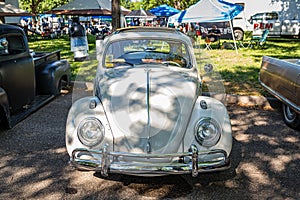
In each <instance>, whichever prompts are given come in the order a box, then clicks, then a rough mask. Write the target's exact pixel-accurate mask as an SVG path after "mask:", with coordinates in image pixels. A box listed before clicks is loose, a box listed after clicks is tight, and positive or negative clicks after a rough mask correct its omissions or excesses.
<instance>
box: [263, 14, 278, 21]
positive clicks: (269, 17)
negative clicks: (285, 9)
mask: <svg viewBox="0 0 300 200" xmlns="http://www.w3.org/2000/svg"><path fill="white" fill-rule="evenodd" d="M277 19H278V14H277V13H267V14H266V20H277Z"/></svg>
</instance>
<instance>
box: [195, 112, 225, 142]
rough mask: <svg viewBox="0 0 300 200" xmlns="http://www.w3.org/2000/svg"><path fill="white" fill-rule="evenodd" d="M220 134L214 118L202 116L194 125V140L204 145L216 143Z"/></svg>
mask: <svg viewBox="0 0 300 200" xmlns="http://www.w3.org/2000/svg"><path fill="white" fill-rule="evenodd" d="M220 136H221V128H220V126H219V124H218V123H217V122H216V120H214V119H212V118H209V117H208V118H202V119H200V120H199V122H198V123H197V125H196V130H195V137H196V140H197V141H198V142H199V144H201V145H202V146H205V147H211V146H214V145H215V144H217V142H218V141H219V139H220Z"/></svg>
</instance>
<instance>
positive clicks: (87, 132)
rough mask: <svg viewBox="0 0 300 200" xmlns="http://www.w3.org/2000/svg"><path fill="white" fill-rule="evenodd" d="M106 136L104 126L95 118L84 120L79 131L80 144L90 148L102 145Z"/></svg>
mask: <svg viewBox="0 0 300 200" xmlns="http://www.w3.org/2000/svg"><path fill="white" fill-rule="evenodd" d="M104 134H105V129H104V126H103V125H102V123H101V122H100V121H99V120H98V119H97V118H94V117H89V118H85V119H83V120H82V121H81V122H80V124H79V126H78V129H77V135H78V138H79V140H80V142H81V143H82V144H83V145H85V146H88V147H93V146H96V145H97V144H99V143H101V142H102V141H103V139H104Z"/></svg>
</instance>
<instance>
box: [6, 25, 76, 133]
mask: <svg viewBox="0 0 300 200" xmlns="http://www.w3.org/2000/svg"><path fill="white" fill-rule="evenodd" d="M70 77H71V71H70V64H69V63H68V61H67V60H61V59H60V52H59V51H56V52H51V53H46V52H31V51H30V50H29V47H28V42H27V37H26V35H25V33H24V31H23V30H22V29H21V28H19V27H17V26H12V25H6V24H0V123H1V125H2V126H5V127H9V128H11V127H13V126H14V125H15V124H16V123H18V122H19V121H21V120H22V119H24V118H25V117H27V116H28V115H29V114H30V113H32V112H33V111H35V110H37V109H38V108H39V107H41V106H42V105H44V104H45V103H47V102H48V101H49V100H51V99H53V97H54V96H56V95H58V94H60V91H61V88H62V85H63V84H65V85H68V84H69V82H70Z"/></svg>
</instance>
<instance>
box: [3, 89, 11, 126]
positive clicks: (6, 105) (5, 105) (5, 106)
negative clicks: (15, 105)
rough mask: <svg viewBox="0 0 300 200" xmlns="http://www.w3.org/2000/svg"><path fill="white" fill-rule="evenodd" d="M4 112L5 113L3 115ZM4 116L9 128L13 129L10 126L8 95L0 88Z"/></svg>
mask: <svg viewBox="0 0 300 200" xmlns="http://www.w3.org/2000/svg"><path fill="white" fill-rule="evenodd" d="M1 112H3V113H1ZM1 114H3V116H5V119H6V120H7V122H8V127H10V128H11V127H12V126H11V124H10V120H9V118H10V111H9V102H8V98H7V94H6V92H5V90H4V89H3V88H1V87H0V115H1Z"/></svg>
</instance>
